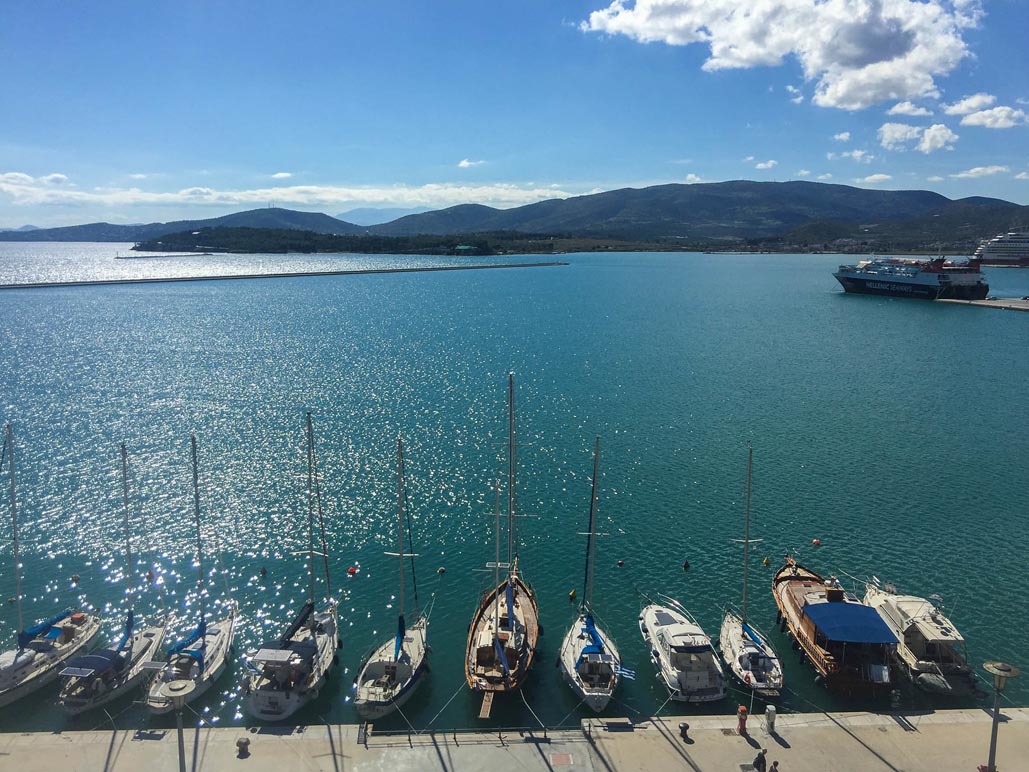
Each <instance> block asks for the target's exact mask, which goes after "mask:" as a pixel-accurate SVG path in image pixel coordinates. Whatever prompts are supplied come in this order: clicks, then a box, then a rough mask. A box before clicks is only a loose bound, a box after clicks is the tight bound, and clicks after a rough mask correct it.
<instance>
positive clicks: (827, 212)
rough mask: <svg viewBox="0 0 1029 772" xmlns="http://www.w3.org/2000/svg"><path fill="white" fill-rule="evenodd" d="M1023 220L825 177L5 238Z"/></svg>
mask: <svg viewBox="0 0 1029 772" xmlns="http://www.w3.org/2000/svg"><path fill="white" fill-rule="evenodd" d="M362 219H363V216H362ZM1026 223H1029V207H1025V206H1019V205H1018V204H1013V203H1011V202H1010V201H1003V200H1001V199H995V198H983V197H972V198H963V199H958V200H952V199H949V198H947V197H945V196H942V195H940V194H938V193H933V192H931V191H925V190H898V191H892V190H867V189H864V188H855V187H850V186H847V185H832V184H826V183H819V182H806V181H793V182H751V181H747V180H737V181H731V182H716V183H698V184H690V185H684V184H669V185H655V186H652V187H647V188H623V189H620V190H612V191H607V192H604V193H595V194H591V195H585V196H576V197H572V198H566V199H551V200H547V201H540V202H538V203H535V204H528V205H526V206H520V207H516V208H513V209H495V208H493V207H489V206H483V205H481V204H461V205H458V206H452V207H449V208H447V209H440V210H436V211H430V212H423V213H417V214H408V215H405V216H403V217H399V218H397V219H395V220H392V221H391V222H387V223H380V224H376V225H371V226H362V225H357V224H355V223H351V222H347V221H345V220H340V219H337V218H335V217H330V216H329V215H326V214H321V213H317V212H298V211H293V210H289V209H278V208H267V209H254V210H251V211H246V212H237V213H235V214H230V215H225V216H223V217H215V218H211V219H207V220H180V221H177V222H169V223H149V224H146V225H112V224H109V223H92V224H88V225H76V226H70V227H63V228H42V229H38V230H32V231H22V232H3V233H0V241H123V242H125V241H134V242H135V241H146V240H152V239H159V238H160V237H161V236H162V235H166V234H171V233H181V232H185V231H191V230H198V229H200V228H217V227H236V228H239V227H246V228H275V229H294V230H306V231H313V232H315V233H321V234H339V235H374V236H416V235H436V236H441V235H458V234H469V233H485V232H500V231H514V232H519V233H529V234H538V235H551V236H564V237H575V238H599V239H613V240H626V241H636V242H665V243H668V242H673V243H674V242H676V241H680V242H683V243H685V242H689V243H691V244H697V243H709V244H725V245H726V246H731V245H733V244H739V243H740V242H745V241H751V242H779V243H791V244H792V243H798V244H799V243H814V242H828V241H833V240H837V239H857V240H863V241H869V242H876V241H882V240H889V241H897V240H898V239H899V240H901V241H902V242H904V243H905V244H908V243H910V242H916V241H917V242H918V243H946V244H956V243H965V242H968V243H972V244H974V243H976V242H977V241H978V240H979V239H982V238H986V237H989V236H993V235H996V234H997V233H998V232H1000V231H1003V230H1006V229H1008V228H1011V227H1016V226H1019V225H1023V224H1026Z"/></svg>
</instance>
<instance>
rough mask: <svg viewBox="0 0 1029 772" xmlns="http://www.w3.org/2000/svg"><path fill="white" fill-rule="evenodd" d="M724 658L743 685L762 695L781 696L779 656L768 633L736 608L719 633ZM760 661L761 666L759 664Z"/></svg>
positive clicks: (723, 620) (724, 619) (728, 612)
mask: <svg viewBox="0 0 1029 772" xmlns="http://www.w3.org/2000/svg"><path fill="white" fill-rule="evenodd" d="M718 646H719V648H720V649H721V653H722V659H724V660H725V663H726V665H728V668H729V672H730V673H732V674H733V676H734V677H735V678H736V680H737V681H739V682H740V683H741V684H742V685H743V687H744V688H745V689H746V690H748V691H751V692H753V693H754V694H757V695H759V696H761V697H778V696H779V695H780V694H781V693H782V688H783V670H782V663H781V662H780V661H779V656H778V655H777V654H776V653H775V650H774V649H772V647H771V645H770V644H769V643H768V639H767V637H765V636H764V635H762V634H761V632H760V631H758V630H757V629H756V628H754V626H753V625H751V624H750V623H746V626H744V622H743V619H742V618H741V617H740V616H738V615H737V614H735V613H733V612H732V611H727V612H726V614H725V617H724V618H723V619H722V629H721V631H720V633H719V636H718ZM755 664H760V665H761V667H755V666H754V665H755Z"/></svg>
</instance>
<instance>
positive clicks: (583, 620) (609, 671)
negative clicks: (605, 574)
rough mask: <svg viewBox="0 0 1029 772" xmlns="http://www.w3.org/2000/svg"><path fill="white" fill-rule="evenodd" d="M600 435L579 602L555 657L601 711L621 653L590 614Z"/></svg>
mask: <svg viewBox="0 0 1029 772" xmlns="http://www.w3.org/2000/svg"><path fill="white" fill-rule="evenodd" d="M599 457H600V438H599V437H597V441H596V445H595V446H594V449H593V486H592V493H591V495H590V520H589V531H587V532H586V534H585V536H586V569H585V572H584V575H583V588H582V597H583V601H582V605H581V606H580V607H579V614H578V617H577V618H576V620H575V622H573V623H572V626H571V627H570V628H568V632H567V633H566V634H565V637H564V641H562V643H561V653H560V655H559V658H558V661H559V662H560V664H561V674H562V675H563V676H564V679H565V680H566V681H567V682H568V685H569V686H571V687H572V691H573V692H575V694H576V695H577V696H578V697H579V698H581V699H582V701H583V702H585V703H586V704H587V705H588V706H589V707H590V708H592V709H593V710H595V711H597V712H598V713H599V712H600V711H602V710H603V709H604V708H605V707H606V706H607V703H608V701H609V700H610V699H611V695H612V694H614V691H615V688H616V687H617V686H618V676H619V675H621V657H619V655H618V649H616V648H615V645H614V643H613V642H612V641H611V639H610V638H609V637H608V636H607V634H606V633H605V632H604V631H603V630H602V629H601V628H600V625H599V624H597V621H596V619H595V618H594V616H593V568H594V565H595V560H594V552H595V550H596V542H597V528H596V515H597V465H598V459H599Z"/></svg>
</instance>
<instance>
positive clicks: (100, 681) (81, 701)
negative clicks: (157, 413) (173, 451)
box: [58, 443, 168, 715]
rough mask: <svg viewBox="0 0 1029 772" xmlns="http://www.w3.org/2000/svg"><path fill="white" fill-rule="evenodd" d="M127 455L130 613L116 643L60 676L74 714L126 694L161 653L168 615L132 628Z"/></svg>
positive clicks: (63, 698)
mask: <svg viewBox="0 0 1029 772" xmlns="http://www.w3.org/2000/svg"><path fill="white" fill-rule="evenodd" d="M127 456H128V454H127V452H126V450H125V444H124V443H122V446H121V473H122V503H123V505H124V528H125V563H126V570H125V582H126V584H127V585H128V593H129V612H128V616H127V618H126V620H125V630H124V632H123V633H122V636H121V639H120V640H119V641H118V643H117V645H115V646H114V647H113V648H110V649H101V650H99V651H94V652H91V653H89V654H81V655H79V656H77V657H74V658H73V659H71V660H69V661H68V666H67V667H66V668H64V669H63V670H62V671H61V672H60V675H61V676H62V677H63V678H64V683H63V684H62V686H61V694H60V697H59V698H58V703H60V705H61V707H62V708H64V711H65V712H66V713H69V714H71V715H75V714H78V713H82V712H84V711H87V710H91V709H93V708H98V707H100V706H101V705H106V704H107V703H108V702H111V701H112V700H115V699H117V698H118V697H122V696H124V695H126V694H129V693H130V692H131V691H132V690H133V688H135V687H137V686H139V685H140V684H141V683H142V681H143V679H144V677H145V676H146V674H147V663H148V661H151V660H154V659H158V658H159V657H160V656H161V655H162V651H161V644H162V643H163V642H164V634H165V631H166V630H167V626H168V620H167V618H165V619H161V620H160V621H158V622H157V624H154V625H150V626H149V627H140V628H138V629H136V627H135V594H136V592H135V586H134V585H135V582H136V577H135V568H134V565H133V562H132V539H131V536H130V529H129V483H128V458H127Z"/></svg>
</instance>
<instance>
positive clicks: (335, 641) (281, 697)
mask: <svg viewBox="0 0 1029 772" xmlns="http://www.w3.org/2000/svg"><path fill="white" fill-rule="evenodd" d="M306 433H307V573H308V578H309V579H310V583H311V588H310V598H309V599H308V600H307V601H306V602H305V603H304V605H303V607H302V608H301V609H300V612H299V613H298V614H297V616H296V618H295V619H294V620H293V623H292V624H291V625H290V626H289V627H288V628H287V629H286V631H285V632H284V633H283V634H282V635H280V636H279V637H278V639H276V640H274V641H269V642H267V643H265V644H263V645H262V646H261V647H260V648H259V649H258V650H257V651H256V652H255V653H253V654H252V655H250V656H248V657H247V661H246V663H247V673H246V675H245V676H244V678H245V681H244V685H243V693H244V695H245V696H244V700H243V704H244V707H245V708H246V710H247V712H248V713H250V714H251V715H252V716H255V717H256V718H260V719H264V720H266V721H280V720H282V719H285V718H289V717H290V716H292V715H293V714H294V713H296V711H298V710H299V709H300V708H302V707H303V706H304V705H306V704H307V703H309V702H311V701H312V700H315V699H317V698H318V695H319V694H320V693H321V689H322V687H323V686H324V685H325V682H326V681H327V680H328V678H329V673H330V671H331V670H332V666H333V665H334V664H335V663H336V662H337V661H338V659H339V656H338V655H337V654H336V649H337V648H338V646H339V636H338V625H337V621H336V606H335V604H334V603H333V602H332V601H331V600H329V601H328V603H327V605H326V608H325V609H324V610H322V611H316V610H315V603H314V598H315V595H316V590H315V571H314V559H315V555H316V552H315V549H314V516H315V511H316V510H317V512H318V522H319V526H320V529H321V540H322V551H321V553H317V554H320V555H321V557H322V559H323V562H324V569H325V586H326V594H327V595H328V596H329V597H330V598H331V596H332V583H331V581H330V577H329V558H328V550H327V544H326V541H325V521H324V517H323V516H322V509H321V485H320V484H319V482H318V464H317V460H316V458H315V452H314V429H313V428H312V425H311V414H310V413H308V414H307V425H306Z"/></svg>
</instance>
